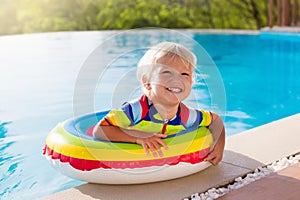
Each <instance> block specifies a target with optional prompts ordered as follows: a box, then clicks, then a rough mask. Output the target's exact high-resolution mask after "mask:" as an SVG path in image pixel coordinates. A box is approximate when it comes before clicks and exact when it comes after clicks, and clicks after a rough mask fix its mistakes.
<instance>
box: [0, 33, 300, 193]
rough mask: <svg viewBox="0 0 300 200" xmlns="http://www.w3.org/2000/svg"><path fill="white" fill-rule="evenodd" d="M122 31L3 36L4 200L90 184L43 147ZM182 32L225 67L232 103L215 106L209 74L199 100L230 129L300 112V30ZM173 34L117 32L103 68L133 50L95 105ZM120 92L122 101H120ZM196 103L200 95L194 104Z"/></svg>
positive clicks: (105, 102)
mask: <svg viewBox="0 0 300 200" xmlns="http://www.w3.org/2000/svg"><path fill="white" fill-rule="evenodd" d="M115 33H119V32H110V31H95V32H65V33H63V32H62V33H45V34H32V35H17V36H2V37H0V69H1V73H0V94H1V98H0V184H1V187H0V188H1V189H0V199H35V198H38V197H41V196H44V195H47V194H50V193H54V192H57V191H60V190H63V189H66V188H70V187H73V186H76V185H79V184H81V183H82V182H80V181H75V180H72V179H70V178H68V177H64V176H62V175H61V174H59V173H58V172H56V171H55V170H54V169H52V167H51V166H50V165H49V164H48V163H47V161H46V160H45V159H44V158H43V157H42V154H41V152H42V148H43V145H44V140H45V138H46V135H47V133H48V132H49V130H51V129H52V128H53V127H54V126H55V125H56V123H58V122H60V121H63V120H65V119H67V118H70V117H72V116H73V115H74V104H75V103H76V102H75V103H74V92H75V91H76V86H75V85H76V84H77V83H79V82H78V74H79V73H80V72H81V71H80V70H81V69H82V66H83V65H84V64H85V63H86V62H87V58H88V57H89V55H91V54H92V52H93V50H94V49H95V48H97V47H98V46H99V44H103V43H105V41H107V38H110V36H111V35H112V34H115ZM182 33H183V34H184V35H185V37H188V38H190V39H193V40H196V41H197V42H199V43H200V44H201V45H202V46H203V47H204V48H205V49H206V51H207V52H208V53H209V55H210V56H211V57H212V59H213V61H214V62H215V64H216V66H217V68H218V70H219V73H220V75H221V78H222V81H223V82H224V88H225V91H226V102H225V103H226V107H219V108H218V107H217V108H216V107H215V106H216V105H214V104H212V102H211V99H212V97H211V94H210V92H209V91H208V90H207V89H208V88H207V87H206V86H205V81H203V78H201V77H198V78H196V80H197V81H198V84H196V85H195V87H194V91H196V92H197V93H199V96H200V97H201V101H199V100H196V101H197V103H198V105H200V106H202V107H204V108H207V109H215V110H218V109H219V110H220V109H221V110H220V111H221V112H222V113H223V118H224V121H225V125H226V129H227V135H232V134H236V133H238V132H241V131H243V130H247V129H250V128H253V127H256V126H259V125H262V124H265V123H268V122H271V121H274V120H277V119H280V118H283V117H286V116H289V115H292V114H295V113H299V112H300V81H299V79H298V77H299V75H300V69H299V66H300V35H299V34H298V35H297V34H295V35H284V34H271V33H262V34H259V35H256V34H249V35H242V34H204V33H196V32H193V31H182ZM172 37H173V36H172V34H171V35H170V34H169V32H168V31H162V32H159V31H153V30H148V31H137V32H136V33H131V34H123V35H122V34H121V35H119V36H118V37H113V38H110V39H109V43H108V44H109V45H104V46H101V48H100V49H101V52H100V53H101V54H99V57H101V58H102V59H100V60H99V61H97V63H96V66H100V65H101V62H103V63H104V62H105V59H108V60H109V59H111V58H115V56H116V55H120V54H122V53H123V52H126V53H125V54H122V56H120V57H118V59H115V60H113V62H111V65H110V66H111V67H110V68H109V69H107V70H106V71H105V72H106V73H105V74H104V75H103V76H102V77H101V78H99V80H98V82H97V84H98V86H97V87H96V90H95V91H94V96H93V98H94V99H93V103H94V104H93V106H92V109H95V110H99V109H105V108H108V107H110V106H112V105H116V104H118V103H119V101H121V100H122V98H121V97H122V96H121V97H114V98H113V95H122V94H121V93H118V94H115V93H113V91H115V89H116V88H118V87H120V88H119V90H118V91H125V92H126V90H124V83H126V84H127V85H126V86H128V87H131V86H132V85H135V84H136V82H134V79H132V80H130V81H125V79H126V77H128V76H124V74H125V75H130V76H131V73H132V71H133V69H134V67H135V64H136V63H137V61H138V59H139V58H140V56H141V55H142V51H134V50H133V49H140V48H142V47H143V46H145V45H146V46H147V45H150V44H153V43H156V42H157V41H160V40H170V39H172V40H176V38H175V39H174V38H172ZM106 44H107V42H106ZM191 47H192V46H191ZM192 48H193V47H192ZM196 54H197V52H196ZM200 57H201V55H200ZM103 63H102V64H103ZM115 80H117V82H118V83H119V84H118V85H116V84H114V83H115V82H116V81H115ZM82 81H84V84H83V85H84V87H86V88H87V90H88V88H89V86H90V84H91V83H90V82H89V80H85V79H84V78H83V79H82ZM121 86H123V87H121ZM137 91H138V88H137ZM127 93H128V92H127ZM136 93H138V92H136ZM131 95H132V96H134V95H135V94H131ZM112 98H113V99H117V100H118V101H116V102H112V101H111V99H112ZM194 101H195V99H193V98H192V99H191V100H190V102H189V103H193V102H194ZM78 105H79V107H85V105H84V104H83V105H81V104H76V106H78ZM222 109H225V110H222ZM84 111H85V110H82V111H81V110H79V111H78V113H80V112H84Z"/></svg>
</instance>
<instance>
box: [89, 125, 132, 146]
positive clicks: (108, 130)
mask: <svg viewBox="0 0 300 200" xmlns="http://www.w3.org/2000/svg"><path fill="white" fill-rule="evenodd" d="M93 136H94V137H95V138H97V139H100V140H109V141H114V142H131V143H136V139H137V138H136V137H134V136H132V135H129V134H126V133H125V132H123V131H122V130H121V129H120V128H119V127H115V126H100V125H99V124H97V125H96V126H95V128H94V130H93Z"/></svg>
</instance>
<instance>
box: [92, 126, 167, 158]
mask: <svg viewBox="0 0 300 200" xmlns="http://www.w3.org/2000/svg"><path fill="white" fill-rule="evenodd" d="M93 136H94V137H95V138H97V139H102V140H110V141H114V142H130V143H137V144H140V145H142V146H143V149H144V151H145V152H146V154H147V155H150V152H152V154H153V156H154V157H157V154H158V155H160V156H163V153H162V151H161V149H160V145H162V146H163V147H164V148H165V149H167V145H166V143H165V142H164V141H163V140H162V138H165V137H167V135H164V134H152V133H144V132H140V131H129V130H125V129H120V128H119V127H116V126H101V125H100V124H99V123H98V124H97V125H96V126H95V128H94V130H93Z"/></svg>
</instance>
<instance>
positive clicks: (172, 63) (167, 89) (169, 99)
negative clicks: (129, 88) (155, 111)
mask: <svg viewBox="0 0 300 200" xmlns="http://www.w3.org/2000/svg"><path fill="white" fill-rule="evenodd" d="M159 64H160V65H161V66H157V67H156V68H155V70H154V73H153V74H152V76H151V77H150V86H151V89H150V91H149V95H150V98H151V100H154V99H155V101H156V103H159V104H161V105H162V106H164V105H165V106H166V105H170V104H172V105H174V104H175V105H176V104H178V103H179V102H181V101H182V100H184V99H185V98H187V97H188V96H189V94H190V92H191V87H192V74H193V71H192V67H191V66H189V64H188V63H186V62H183V60H182V59H180V58H179V57H172V58H171V59H170V58H169V57H164V58H161V59H160V60H159Z"/></svg>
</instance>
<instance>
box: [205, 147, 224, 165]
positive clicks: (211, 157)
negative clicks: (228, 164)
mask: <svg viewBox="0 0 300 200" xmlns="http://www.w3.org/2000/svg"><path fill="white" fill-rule="evenodd" d="M223 152H224V145H223V144H222V143H220V142H219V143H217V144H216V145H215V147H214V148H213V150H212V151H211V152H210V153H209V154H208V156H207V158H205V159H204V161H209V162H210V163H211V164H212V165H216V164H218V163H219V162H220V161H221V160H222V157H223Z"/></svg>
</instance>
